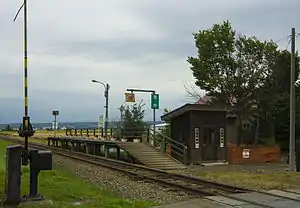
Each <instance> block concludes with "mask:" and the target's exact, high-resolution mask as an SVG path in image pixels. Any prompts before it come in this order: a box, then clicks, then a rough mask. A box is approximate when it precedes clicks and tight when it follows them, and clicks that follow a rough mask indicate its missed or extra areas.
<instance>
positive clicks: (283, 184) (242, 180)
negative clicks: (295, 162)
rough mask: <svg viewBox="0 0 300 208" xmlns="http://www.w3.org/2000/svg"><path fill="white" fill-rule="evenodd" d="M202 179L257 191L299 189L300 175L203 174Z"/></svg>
mask: <svg viewBox="0 0 300 208" xmlns="http://www.w3.org/2000/svg"><path fill="white" fill-rule="evenodd" d="M199 176H200V177H202V178H206V179H209V180H214V181H218V182H221V183H226V184H231V185H236V186H243V187H249V188H252V189H255V190H269V189H288V188H296V187H298V188H299V185H300V182H299V181H300V174H299V173H292V172H281V173H272V172H268V173H260V174H254V173H242V172H218V173H212V172H210V173H201V174H199Z"/></svg>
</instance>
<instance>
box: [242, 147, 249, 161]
mask: <svg viewBox="0 0 300 208" xmlns="http://www.w3.org/2000/svg"><path fill="white" fill-rule="evenodd" d="M243 158H245V159H248V158H250V149H243Z"/></svg>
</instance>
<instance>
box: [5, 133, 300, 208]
mask: <svg viewBox="0 0 300 208" xmlns="http://www.w3.org/2000/svg"><path fill="white" fill-rule="evenodd" d="M1 139H4V140H7V141H11V142H14V143H17V144H20V145H23V141H22V140H20V139H13V138H7V137H5V138H3V137H1ZM29 148H30V149H40V150H45V149H48V150H52V152H53V153H54V154H56V155H60V156H63V157H66V158H70V159H73V160H78V161H82V162H85V163H89V164H93V165H97V166H101V167H105V168H108V169H111V170H115V171H118V172H122V173H124V174H126V175H130V176H132V177H134V178H139V179H141V180H144V181H149V182H155V183H158V184H160V185H164V186H167V187H170V188H175V189H177V190H181V191H184V192H187V193H189V194H193V195H196V196H200V197H208V196H223V197H225V198H228V199H232V200H236V201H240V202H245V203H247V204H249V205H254V207H265V208H273V206H269V205H266V204H261V203H258V202H255V201H252V200H248V199H243V198H240V197H237V196H236V195H235V194H238V193H250V192H256V193H260V194H264V195H269V196H274V197H280V198H282V199H288V200H292V201H296V202H300V199H296V198H289V197H286V196H278V195H275V194H272V193H267V192H264V191H253V190H250V189H245V188H241V187H236V186H230V185H226V184H221V183H217V182H212V181H208V180H204V179H201V178H196V177H191V176H186V175H182V174H176V173H171V172H167V171H164V170H160V169H155V168H150V167H146V166H142V165H137V164H131V163H126V162H123V161H119V160H114V159H109V158H105V157H101V156H95V155H89V154H85V153H81V152H74V151H70V150H65V149H60V148H56V147H51V146H47V145H41V144H36V143H29Z"/></svg>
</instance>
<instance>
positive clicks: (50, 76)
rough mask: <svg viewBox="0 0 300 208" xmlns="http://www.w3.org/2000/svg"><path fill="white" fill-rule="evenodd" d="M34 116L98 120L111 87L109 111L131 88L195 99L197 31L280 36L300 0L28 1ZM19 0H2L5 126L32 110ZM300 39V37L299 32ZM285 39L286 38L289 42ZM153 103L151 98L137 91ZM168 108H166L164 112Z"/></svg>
mask: <svg viewBox="0 0 300 208" xmlns="http://www.w3.org/2000/svg"><path fill="white" fill-rule="evenodd" d="M28 3H29V5H28V7H29V8H28V13H29V17H28V38H29V39H28V59H29V69H28V70H29V112H30V116H31V120H32V122H49V121H50V120H51V119H52V115H51V114H52V110H53V109H58V110H60V116H59V120H60V121H97V119H98V116H99V113H103V111H104V108H103V106H104V97H103V86H102V85H99V84H98V85H97V84H94V83H92V82H91V80H92V79H97V80H100V81H103V82H105V83H106V82H108V83H109V84H110V85H111V89H110V98H109V103H110V105H109V107H110V110H109V114H110V117H111V118H118V116H119V112H118V111H117V108H118V107H119V106H120V105H121V104H122V103H124V92H125V91H126V89H127V88H143V89H154V90H156V91H157V93H159V94H160V107H161V108H170V109H174V108H176V107H179V106H181V105H182V104H184V103H186V102H187V99H186V95H185V90H184V85H183V83H184V82H188V83H193V82H194V78H193V76H192V73H191V70H190V69H189V65H188V64H187V61H186V60H187V57H188V56H191V55H195V54H196V50H195V47H194V42H193V35H192V33H193V32H197V31H198V30H201V29H206V28H210V27H211V26H212V25H213V24H215V23H221V22H222V21H223V20H229V21H231V22H232V24H233V27H234V29H236V30H237V32H238V33H241V34H245V35H251V36H252V35H253V36H257V37H258V38H259V39H261V40H265V39H273V40H278V39H280V38H282V37H285V36H287V35H289V34H290V31H291V27H295V28H296V32H298V33H299V32H300V22H299V19H300V13H299V10H300V1H299V0H210V1H201V0H180V1H179V0H163V1H162V0H110V1H104V0H85V1H79V0H63V1H62V0H51V1H38V0H29V1H28ZM20 5H21V1H20V0H1V1H0V28H1V31H0V37H1V38H0V63H1V65H0V77H1V80H0V109H1V110H0V123H9V122H19V121H21V118H22V116H23V114H24V112H23V89H22V87H23V32H22V31H23V22H22V21H23V13H22V12H21V16H20V17H19V18H18V20H17V21H16V22H15V23H13V21H12V20H13V17H14V15H15V12H16V11H17V9H18V7H19V6H20ZM298 40H299V38H298ZM287 43H288V41H287V40H286V39H283V40H282V41H280V42H279V44H280V45H281V46H282V47H283V48H286V47H287ZM297 48H299V47H297ZM136 99H137V101H139V100H141V99H143V100H144V102H146V104H147V106H146V109H147V110H146V118H147V119H149V120H150V119H151V116H152V112H151V110H150V106H149V100H150V95H149V94H141V93H139V94H137V95H136ZM161 114H162V113H161V111H159V112H158V113H157V116H160V115H161Z"/></svg>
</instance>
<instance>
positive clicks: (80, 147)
mask: <svg viewBox="0 0 300 208" xmlns="http://www.w3.org/2000/svg"><path fill="white" fill-rule="evenodd" d="M51 144H52V146H56V147H60V148H64V149H71V150H72V151H84V152H85V153H88V154H93V155H99V156H100V155H104V156H105V157H108V155H109V153H108V152H109V149H117V155H118V156H117V158H116V159H119V158H118V157H119V155H120V150H124V151H125V152H127V153H128V154H129V155H130V156H131V157H133V158H134V159H135V160H136V161H138V162H139V163H141V164H143V165H146V166H148V167H152V168H158V169H165V170H170V169H183V168H186V166H185V165H184V164H182V163H181V162H179V161H176V160H175V159H173V158H171V157H169V156H168V155H167V154H165V153H162V152H160V151H159V150H157V149H155V148H154V147H152V146H150V145H149V144H145V143H143V142H138V143H135V142H122V141H113V140H93V139H83V138H82V139H80V138H69V137H64V138H62V137H48V145H51ZM101 149H104V153H103V154H102V153H101Z"/></svg>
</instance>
